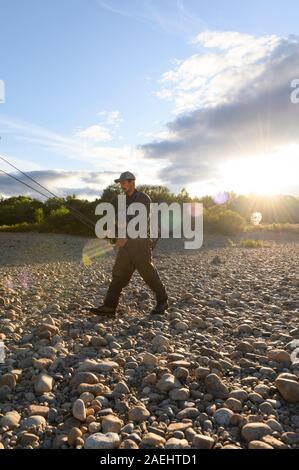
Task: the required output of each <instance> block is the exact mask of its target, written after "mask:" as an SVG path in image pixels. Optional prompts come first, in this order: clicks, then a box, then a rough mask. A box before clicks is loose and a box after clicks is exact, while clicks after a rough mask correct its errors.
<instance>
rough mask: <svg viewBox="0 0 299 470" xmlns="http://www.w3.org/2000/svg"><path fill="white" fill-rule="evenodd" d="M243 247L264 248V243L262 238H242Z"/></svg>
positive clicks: (241, 244)
mask: <svg viewBox="0 0 299 470" xmlns="http://www.w3.org/2000/svg"><path fill="white" fill-rule="evenodd" d="M240 246H241V248H262V247H263V246H264V244H263V243H262V242H261V241H260V240H249V239H248V240H241V242H240Z"/></svg>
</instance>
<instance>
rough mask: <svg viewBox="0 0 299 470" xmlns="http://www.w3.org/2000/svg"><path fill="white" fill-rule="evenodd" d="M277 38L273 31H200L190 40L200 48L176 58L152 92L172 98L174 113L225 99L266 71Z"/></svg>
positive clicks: (277, 41) (163, 97)
mask: <svg viewBox="0 0 299 470" xmlns="http://www.w3.org/2000/svg"><path fill="white" fill-rule="evenodd" d="M280 42H281V39H280V38H279V37H277V36H275V35H272V36H266V37H260V38H256V37H253V36H250V35H248V34H241V33H238V32H229V31H228V32H221V31H220V32H217V31H205V32H203V33H200V34H199V35H197V36H196V37H195V38H194V39H193V40H192V43H193V44H194V45H198V46H201V47H202V48H203V51H201V52H200V53H199V54H194V55H192V56H191V57H188V58H187V59H185V60H181V61H176V66H175V68H174V69H172V70H169V71H168V72H165V73H164V74H163V76H162V78H161V80H160V84H161V85H162V88H161V89H160V90H159V91H157V92H156V93H155V94H156V95H157V96H158V97H159V98H161V99H166V100H168V101H173V102H174V103H175V109H174V112H175V114H179V113H181V112H186V111H192V110H194V109H197V108H198V107H203V106H204V107H207V106H216V105H218V104H221V103H228V102H230V101H231V100H232V99H234V97H235V96H236V95H237V94H238V93H239V91H240V90H241V89H243V88H244V86H246V85H247V84H248V83H250V82H253V81H254V80H256V79H258V77H260V76H261V75H262V74H263V73H264V72H265V70H266V69H267V67H268V66H269V63H271V60H272V58H273V57H272V53H273V52H274V51H275V49H276V48H277V47H278V46H279V44H280ZM210 49H212V52H210Z"/></svg>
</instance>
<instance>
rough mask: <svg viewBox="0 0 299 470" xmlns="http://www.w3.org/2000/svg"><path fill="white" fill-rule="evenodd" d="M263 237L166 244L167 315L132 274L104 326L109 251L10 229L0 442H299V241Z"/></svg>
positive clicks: (161, 255) (4, 250) (3, 269)
mask: <svg viewBox="0 0 299 470" xmlns="http://www.w3.org/2000/svg"><path fill="white" fill-rule="evenodd" d="M265 237H266V238H267V240H266V243H267V245H266V246H265V247H263V248H257V249H244V248H240V247H239V246H238V241H239V239H240V238H242V237H238V238H237V237H236V238H232V242H233V244H231V243H230V244H229V243H228V242H227V240H226V239H225V237H217V236H214V237H211V236H210V237H206V238H205V243H204V246H203V248H202V249H201V250H200V251H197V252H191V251H189V252H187V251H184V250H182V246H181V244H180V243H179V242H178V241H172V242H169V243H166V242H165V241H164V242H161V243H159V246H158V249H157V251H156V253H155V263H156V265H157V267H158V269H159V271H160V274H161V277H162V278H163V280H164V281H165V283H166V285H167V289H168V292H169V295H170V301H171V307H170V309H169V311H168V313H167V314H166V315H164V316H159V317H154V318H152V317H150V315H149V311H150V308H151V306H153V305H154V301H153V299H152V296H151V293H150V292H149V291H148V289H147V288H146V287H145V286H144V285H143V282H142V281H141V280H140V278H139V276H138V275H137V274H136V275H134V277H133V279H132V282H131V284H130V287H129V288H127V289H126V290H125V292H124V295H123V297H122V301H121V305H120V308H119V311H118V317H117V318H116V319H115V320H108V321H103V320H101V319H100V318H99V317H96V316H88V314H87V312H86V311H85V310H84V307H86V306H88V305H97V304H99V303H100V302H101V299H102V297H103V294H104V293H105V291H106V289H107V285H108V283H109V279H110V275H111V268H112V264H113V260H114V256H115V253H114V251H113V250H112V249H110V248H109V247H108V245H106V244H105V243H104V242H100V241H98V240H88V239H84V238H79V237H68V236H63V235H45V234H43V235H38V234H4V233H2V234H0V250H1V251H0V341H3V343H4V353H5V358H4V363H3V364H0V448H5V449H11V448H24V447H29V448H44V449H48V448H65V449H66V448H70V447H71V448H73V447H76V448H106V449H107V448H108V449H109V448H117V447H119V448H134V449H135V448H136V449H137V448H150V447H154V448H177V449H179V448H182V449H183V448H208V449H210V448H243V449H246V448H265V449H270V448H275V449H276V448H278V449H284V448H299V364H296V355H297V353H296V347H298V346H297V345H296V340H297V341H298V340H299V326H298V319H299V289H298V287H299V274H298V259H299V236H298V235H295V234H293V235H291V234H250V238H265ZM243 238H244V237H243ZM245 238H248V237H246V236H245ZM298 344H299V341H298ZM298 355H299V354H298ZM0 357H1V351H0Z"/></svg>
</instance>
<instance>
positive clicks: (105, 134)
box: [75, 124, 112, 142]
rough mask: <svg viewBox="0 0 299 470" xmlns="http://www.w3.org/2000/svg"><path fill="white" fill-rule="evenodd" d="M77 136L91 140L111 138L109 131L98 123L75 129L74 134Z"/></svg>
mask: <svg viewBox="0 0 299 470" xmlns="http://www.w3.org/2000/svg"><path fill="white" fill-rule="evenodd" d="M75 135H76V136H77V137H82V138H83V139H87V140H91V141H93V142H107V141H109V140H112V135H111V133H110V131H109V130H108V129H107V128H106V127H103V126H101V125H100V124H95V125H93V126H89V127H87V128H86V129H84V130H81V131H77V132H76V134H75Z"/></svg>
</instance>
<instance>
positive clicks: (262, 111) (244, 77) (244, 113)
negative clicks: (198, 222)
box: [141, 31, 299, 185]
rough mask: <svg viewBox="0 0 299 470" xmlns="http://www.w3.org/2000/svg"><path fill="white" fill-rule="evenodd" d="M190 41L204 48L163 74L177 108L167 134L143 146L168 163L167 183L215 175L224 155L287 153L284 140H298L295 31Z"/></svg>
mask: <svg viewBox="0 0 299 470" xmlns="http://www.w3.org/2000/svg"><path fill="white" fill-rule="evenodd" d="M193 42H194V43H195V44H199V45H200V46H201V47H202V48H203V51H202V52H201V53H199V54H196V55H193V56H192V57H189V58H187V59H186V60H184V61H182V62H180V63H179V64H177V65H176V66H175V67H174V69H173V70H171V71H168V72H166V73H165V74H164V75H163V77H162V81H161V83H162V84H164V85H165V84H167V88H166V89H167V90H168V92H169V93H170V96H169V98H170V99H171V100H172V101H173V103H174V108H175V112H176V113H179V114H178V115H177V116H176V118H175V119H174V120H173V121H172V122H169V123H168V124H167V131H168V133H169V137H168V138H166V139H155V140H153V141H151V142H149V143H148V144H145V145H143V146H141V150H142V151H143V154H144V156H146V157H149V158H157V159H163V160H164V161H165V162H168V164H166V165H165V167H164V168H163V170H161V172H160V174H159V176H160V177H161V178H162V179H163V180H164V181H166V182H167V183H170V184H184V185H187V183H192V182H193V183H194V182H205V183H206V182H212V181H216V180H217V178H220V177H221V165H223V164H224V163H225V162H227V161H231V160H234V159H240V158H243V157H244V158H248V157H250V158H251V157H255V156H259V155H265V154H267V155H271V154H273V152H279V151H281V155H282V158H283V149H284V148H285V147H286V146H289V145H291V144H298V145H299V134H298V119H299V105H294V104H292V103H291V100H290V95H291V92H292V89H291V87H290V84H291V81H292V80H293V79H294V78H298V74H299V37H298V36H288V37H287V38H279V37H277V36H265V37H254V36H250V35H243V34H241V33H237V32H236V33H235V32H209V31H207V32H205V33H201V34H200V35H198V36H197V37H196V38H195V40H194V41H193ZM210 49H213V51H212V52H211V51H210ZM207 51H208V52H207ZM162 91H163V89H162ZM269 165H271V157H269Z"/></svg>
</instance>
